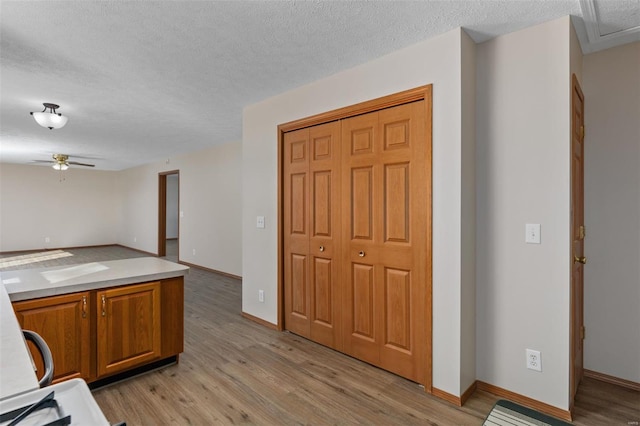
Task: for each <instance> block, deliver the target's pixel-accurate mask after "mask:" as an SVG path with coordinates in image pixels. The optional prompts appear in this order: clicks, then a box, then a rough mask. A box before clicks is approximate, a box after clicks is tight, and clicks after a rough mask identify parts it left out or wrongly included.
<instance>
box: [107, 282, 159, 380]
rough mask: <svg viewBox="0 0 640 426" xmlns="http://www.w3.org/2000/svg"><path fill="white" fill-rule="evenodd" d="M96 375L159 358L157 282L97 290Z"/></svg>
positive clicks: (121, 369) (118, 370)
mask: <svg viewBox="0 0 640 426" xmlns="http://www.w3.org/2000/svg"><path fill="white" fill-rule="evenodd" d="M96 302H97V304H98V309H97V312H98V315H97V321H96V323H97V337H98V338H97V362H98V377H101V376H105V375H109V374H113V373H117V372H120V371H123V370H127V369H129V368H131V367H135V366H137V365H141V364H145V363H147V362H151V361H153V360H155V359H157V358H160V351H161V348H160V308H161V305H160V282H152V283H146V284H138V285H132V286H125V287H118V288H113V289H109V290H103V291H98V293H97V300H96Z"/></svg>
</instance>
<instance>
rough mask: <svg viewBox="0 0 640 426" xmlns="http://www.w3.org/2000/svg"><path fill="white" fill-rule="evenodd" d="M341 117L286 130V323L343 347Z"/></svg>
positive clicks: (313, 336)
mask: <svg viewBox="0 0 640 426" xmlns="http://www.w3.org/2000/svg"><path fill="white" fill-rule="evenodd" d="M340 155H341V151H340V122H332V123H327V124H322V125H318V126H314V127H311V128H306V129H301V130H297V131H294V132H289V133H286V134H285V135H284V156H283V158H284V161H283V162H284V164H283V189H284V190H283V206H284V214H283V228H284V290H285V295H284V302H285V328H286V329H287V330H289V331H292V332H294V333H296V334H300V335H301V336H304V337H307V338H310V339H311V340H314V341H316V342H318V343H321V344H323V345H326V346H329V347H332V348H335V349H339V350H342V337H341V330H342V329H341V328H340V327H339V326H337V325H336V324H339V323H340V319H339V318H338V315H340V309H339V308H340V306H339V303H340V291H339V288H338V287H337V286H338V284H339V279H340V268H339V259H340V255H339V253H340V249H341V247H340V244H339V243H338V242H337V240H336V239H337V238H339V237H340V235H341V233H340V225H341V219H340V177H341V176H340Z"/></svg>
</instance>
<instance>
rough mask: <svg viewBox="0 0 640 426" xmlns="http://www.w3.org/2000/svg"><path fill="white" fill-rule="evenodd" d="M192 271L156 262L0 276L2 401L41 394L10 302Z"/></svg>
mask: <svg viewBox="0 0 640 426" xmlns="http://www.w3.org/2000/svg"><path fill="white" fill-rule="evenodd" d="M188 272H189V268H188V267H187V266H184V265H180V264H177V263H174V262H169V261H166V260H163V259H159V258H155V257H141V258H134V259H123V260H110V261H105V262H92V263H85V264H80V265H70V266H58V267H49V268H36V269H23V270H16V271H2V272H0V400H5V399H7V398H10V397H13V396H16V395H22V394H25V393H27V392H30V391H33V390H35V389H38V388H39V386H38V379H37V377H36V373H35V371H34V366H33V363H32V361H31V356H30V354H29V352H28V349H27V345H26V343H25V340H24V337H23V335H22V329H21V328H20V325H19V323H18V320H17V318H16V316H15V313H14V311H13V307H12V305H11V302H16V301H21V300H29V299H36V298H40V297H48V296H55V295H61V294H69V293H75V292H80V291H89V290H95V289H102V288H106V287H115V286H120V285H127V284H134V283H142V282H148V281H160V280H165V279H169V278H175V277H180V276H184V275H186V274H187V273H188Z"/></svg>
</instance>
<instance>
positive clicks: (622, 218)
mask: <svg viewBox="0 0 640 426" xmlns="http://www.w3.org/2000/svg"><path fill="white" fill-rule="evenodd" d="M582 89H583V92H584V96H585V128H586V131H585V226H586V229H587V236H586V238H585V253H586V256H587V258H588V263H587V265H586V266H585V295H584V297H585V301H584V305H585V312H584V315H585V326H586V329H587V333H586V336H587V337H586V339H585V342H584V343H585V353H584V367H585V368H586V369H589V370H593V371H597V372H600V373H604V374H608V375H611V376H614V377H619V378H622V379H626V380H631V381H634V382H636V383H639V382H640V327H639V325H640V309H638V307H639V306H640V43H633V44H628V45H625V46H621V47H617V48H613V49H608V50H604V51H601V52H597V53H593V54H590V55H587V56H585V57H584V64H583V85H582Z"/></svg>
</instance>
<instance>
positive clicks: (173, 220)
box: [158, 170, 180, 262]
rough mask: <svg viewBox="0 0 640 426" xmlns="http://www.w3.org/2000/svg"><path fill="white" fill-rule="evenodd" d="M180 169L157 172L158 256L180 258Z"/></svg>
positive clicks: (175, 259)
mask: <svg viewBox="0 0 640 426" xmlns="http://www.w3.org/2000/svg"><path fill="white" fill-rule="evenodd" d="M179 239H180V171H179V170H172V171H170V172H161V173H159V174H158V257H164V258H166V259H167V260H171V261H174V262H178V261H179V260H180V253H179V247H180V244H179V242H180V240H179Z"/></svg>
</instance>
